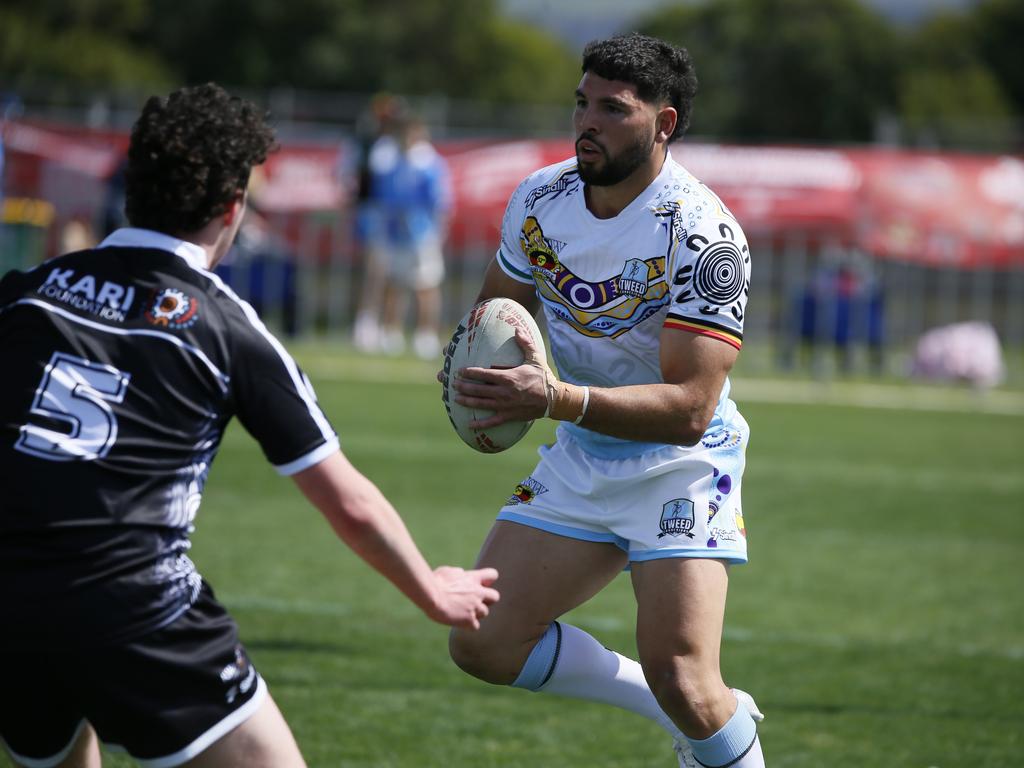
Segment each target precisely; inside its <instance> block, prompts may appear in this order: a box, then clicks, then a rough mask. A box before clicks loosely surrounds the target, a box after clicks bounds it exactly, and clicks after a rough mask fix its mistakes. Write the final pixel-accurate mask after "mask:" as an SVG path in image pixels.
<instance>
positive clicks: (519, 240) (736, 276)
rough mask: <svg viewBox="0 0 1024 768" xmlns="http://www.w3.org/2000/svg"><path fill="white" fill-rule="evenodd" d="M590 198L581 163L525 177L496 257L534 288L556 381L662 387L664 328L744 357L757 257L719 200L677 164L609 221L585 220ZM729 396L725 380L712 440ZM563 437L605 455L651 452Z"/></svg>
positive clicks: (595, 438)
mask: <svg viewBox="0 0 1024 768" xmlns="http://www.w3.org/2000/svg"><path fill="white" fill-rule="evenodd" d="M583 188H584V184H583V182H582V180H581V179H580V177H579V173H578V171H577V166H576V159H575V158H571V159H568V160H565V161H563V162H561V163H556V164H554V165H550V166H547V167H546V168H542V169H541V170H539V171H537V172H535V173H533V174H532V175H530V176H529V177H527V179H526V180H525V181H523V182H522V184H520V185H519V187H518V188H517V189H516V191H515V192H514V193H513V195H512V198H511V199H510V200H509V204H508V207H507V209H506V211H505V218H504V221H503V223H502V236H501V246H500V248H499V249H498V253H497V259H498V263H499V265H500V266H501V268H502V269H503V270H504V271H505V273H506V274H508V275H509V277H511V278H513V279H514V280H518V281H519V282H523V283H530V282H532V283H534V285H535V286H536V290H537V296H538V297H539V298H540V301H541V305H542V306H543V308H544V316H545V319H546V321H547V328H548V338H549V344H550V348H551V354H552V357H553V359H554V362H555V365H556V366H557V368H558V373H559V376H560V377H561V378H562V379H563V380H565V381H568V382H572V383H574V384H588V385H594V386H599V387H617V386H625V385H630V384H652V383H658V382H662V381H663V379H662V375H661V364H660V357H659V338H660V334H661V331H662V328H663V327H664V326H669V327H671V328H676V329H679V330H682V331H689V332H691V333H698V334H702V335H705V336H710V337H712V338H715V339H718V340H720V341H722V342H723V343H726V344H730V345H732V346H734V347H736V348H737V349H739V348H740V347H741V346H742V340H743V314H744V312H745V310H746V303H747V294H748V292H749V289H750V253H749V250H748V247H747V242H746V239H745V237H744V235H743V231H742V229H741V228H740V225H739V223H738V222H737V221H736V219H735V218H733V216H732V214H731V213H730V212H729V210H728V209H727V208H726V207H725V205H723V204H722V201H721V200H719V199H718V197H717V196H716V195H715V194H714V193H713V192H712V191H711V190H710V189H708V188H707V187H706V186H704V184H702V183H701V182H700V181H699V180H698V179H697V178H696V177H694V176H693V174H691V173H690V172H689V171H687V170H686V169H685V168H683V166H681V165H680V164H679V163H677V162H676V161H675V160H673V159H672V156H671V154H669V155H668V157H667V158H666V160H665V164H664V166H663V167H662V169H661V173H659V174H658V177H657V178H656V179H655V180H654V181H653V182H651V184H650V186H648V187H647V189H645V190H644V191H643V192H641V193H640V194H639V195H638V196H637V197H636V199H635V200H633V202H631V203H630V204H629V205H628V206H627V207H626V208H625V209H624V210H623V211H622V212H621V213H619V214H618V215H617V216H614V217H612V218H610V219H599V218H596V217H595V216H594V215H593V214H592V213H591V212H590V211H589V210H588V209H587V206H586V201H585V199H584V194H583ZM728 395H729V382H728V380H726V382H725V386H724V387H723V390H722V394H721V397H720V399H719V402H718V406H717V408H716V410H715V416H714V418H713V419H712V422H711V424H710V426H709V428H708V429H709V432H710V431H713V430H717V429H719V428H720V427H721V426H722V425H724V424H728V423H729V422H730V420H731V419H732V417H733V415H734V414H735V412H736V410H735V406H734V405H733V403H732V401H731V400H729V397H728ZM560 429H566V430H568V431H569V432H570V434H572V435H573V437H575V438H576V439H577V440H579V441H581V442H582V443H584V445H585V446H587V447H588V449H591V450H593V451H594V452H598V453H601V454H603V455H607V456H617V455H621V456H625V455H631V454H635V453H639V452H643V451H646V450H649V449H650V448H652V447H654V446H652V445H651V444H638V443H634V442H630V441H624V440H619V439H617V438H612V437H608V436H605V435H600V434H598V433H595V432H591V431H589V430H586V429H584V428H582V427H578V426H575V425H572V424H562V425H561V427H560Z"/></svg>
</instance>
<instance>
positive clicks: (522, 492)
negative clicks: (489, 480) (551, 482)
mask: <svg viewBox="0 0 1024 768" xmlns="http://www.w3.org/2000/svg"><path fill="white" fill-rule="evenodd" d="M547 492H548V489H547V488H545V487H544V486H543V485H541V484H540V483H538V482H537V481H536V480H534V479H533V478H532V477H528V478H526V479H525V480H523V482H521V483H520V484H519V485H517V486H516V489H515V490H514V491H512V495H511V496H509V497H508V501H507V502H505V503H506V504H507V505H511V506H515V505H516V504H529V503H530V502H531V501H533V500H534V499H535V498H536V497H537V496H538V495H540V494H542V493H547Z"/></svg>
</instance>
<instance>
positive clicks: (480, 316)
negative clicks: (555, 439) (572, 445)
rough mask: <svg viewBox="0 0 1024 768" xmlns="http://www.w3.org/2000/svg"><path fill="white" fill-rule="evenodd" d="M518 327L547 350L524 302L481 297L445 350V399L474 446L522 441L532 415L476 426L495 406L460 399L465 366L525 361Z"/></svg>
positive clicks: (485, 448)
mask: <svg viewBox="0 0 1024 768" xmlns="http://www.w3.org/2000/svg"><path fill="white" fill-rule="evenodd" d="M516 328H522V329H523V330H524V331H526V332H527V334H528V335H529V336H530V338H532V339H533V342H534V344H535V345H536V346H537V348H538V349H539V350H540V354H541V356H542V357H546V356H547V353H546V351H545V349H544V339H543V337H541V334H540V328H538V327H537V322H536V321H535V320H534V319H533V315H531V314H530V312H529V311H528V310H527V309H526V307H524V306H523V305H522V304H520V303H519V302H516V301H513V300H512V299H505V298H496V299H488V300H487V301H481V302H480V303H479V304H477V305H476V306H475V307H473V308H472V309H471V310H469V312H467V313H466V316H465V317H463V318H462V320H460V321H459V325H458V327H457V328H456V329H455V333H453V334H452V339H451V341H450V342H449V343H448V346H447V347H445V350H444V374H443V376H442V380H441V383H442V392H441V399H442V400H443V401H444V407H445V410H446V411H447V412H448V418H449V419H450V420H451V422H452V426H453V427H455V431H456V433H458V435H459V437H461V438H462V440H463V442H465V443H466V445H468V446H469V447H470V448H475V449H476V450H478V451H480V452H481V453H498V452H499V451H504V450H505V449H506V448H509V447H511V446H513V445H515V444H516V443H517V442H519V441H520V440H521V439H522V437H523V435H525V434H526V433H527V432H528V431H529V429H530V426H531V425H532V424H533V422H532V421H507V422H505V423H504V424H499V425H498V426H496V427H487V428H486V429H474V428H472V427H470V426H469V422H471V421H475V420H478V419H486V418H488V417H490V416H492V415H494V411H490V410H483V409H478V408H467V407H466V406H464V405H459V404H458V403H457V402H455V396H456V394H457V391H456V389H455V386H454V379H455V374H456V373H457V372H458V371H459V370H461V369H462V368H514V367H516V366H517V365H521V364H522V362H523V351H522V350H521V349H520V348H519V344H517V343H516V339H515V336H516Z"/></svg>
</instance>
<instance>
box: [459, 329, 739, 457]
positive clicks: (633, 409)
mask: <svg viewBox="0 0 1024 768" xmlns="http://www.w3.org/2000/svg"><path fill="white" fill-rule="evenodd" d="M517 339H518V340H519V342H520V345H521V346H523V349H524V352H525V353H526V355H527V362H526V363H525V364H523V365H521V366H519V367H517V368H511V369H508V370H498V369H481V368H470V369H467V370H466V372H465V377H466V378H465V379H459V380H458V382H457V383H456V388H457V389H458V391H459V392H460V393H461V395H460V398H459V402H460V403H462V404H464V405H467V406H470V407H474V408H486V409H488V410H493V411H495V415H494V416H493V417H491V418H490V419H485V420H481V421H480V422H479V423H478V424H477V425H476V426H479V427H488V426H493V425H495V424H500V423H503V422H505V421H526V420H529V419H536V418H540V417H541V416H543V415H544V413H545V410H546V409H548V408H549V405H550V412H551V415H552V416H553V417H554V418H561V419H565V420H575V418H576V416H578V415H579V413H580V412H581V410H582V402H583V395H582V392H583V388H582V387H578V386H576V385H573V384H567V383H565V382H558V381H557V380H554V377H553V374H551V372H550V371H549V370H547V366H546V364H545V363H544V362H543V361H541V360H539V359H537V357H536V356H535V355H532V352H533V350H532V348H531V347H530V344H529V340H528V339H526V337H525V336H517ZM736 356H737V350H736V349H735V348H733V347H731V346H729V345H728V344H725V343H724V342H721V341H718V340H716V339H711V338H708V337H705V336H700V335H697V334H693V333H688V332H686V331H680V330H677V329H673V328H665V329H663V330H662V332H661V371H662V378H663V379H664V383H660V384H637V385H630V386H623V387H600V388H599V387H590V402H589V405H588V407H587V411H586V415H585V416H584V417H583V419H582V421H581V422H580V424H581V425H582V426H584V427H586V428H587V429H591V430H594V431H595V432H600V433H602V434H606V435H611V436H613V437H620V438H624V439H627V440H639V441H643V442H656V443H668V444H672V445H693V444H695V443H696V442H697V441H698V440H700V438H701V436H702V435H703V434H704V432H705V430H706V429H707V426H708V423H709V422H710V421H711V417H712V416H713V414H714V412H715V406H716V404H717V403H718V397H719V395H720V393H721V391H722V386H723V384H724V383H725V377H726V376H727V375H728V373H729V371H730V369H731V368H732V366H733V363H734V362H735V361H736ZM468 379H472V380H473V381H469V380H468ZM552 381H554V382H555V383H554V384H552ZM552 390H554V400H552V394H551V393H552Z"/></svg>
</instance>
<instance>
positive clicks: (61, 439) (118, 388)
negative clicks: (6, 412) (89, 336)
mask: <svg viewBox="0 0 1024 768" xmlns="http://www.w3.org/2000/svg"><path fill="white" fill-rule="evenodd" d="M130 380H131V374H128V373H123V372H121V371H119V370H117V369H116V368H114V367H112V366H109V365H102V364H100V363H92V362H89V361H88V360H83V359H82V358H80V357H74V356H72V355H67V354H64V353H63V352H54V353H53V356H52V357H51V358H50V362H49V363H48V364H47V366H46V370H45V371H44V373H43V378H42V380H41V381H40V382H39V388H38V389H37V390H36V398H35V401H34V402H33V403H32V410H31V414H32V415H33V416H36V417H39V418H37V419H34V420H33V421H34V422H35V423H31V422H30V423H28V424H25V425H24V426H22V428H21V437H19V438H18V442H17V443H15V445H14V447H15V448H16V449H17V450H19V451H22V452H23V453H28V454H31V455H32V456H38V457H39V458H41V459H47V460H49V461H92V460H94V459H100V458H103V457H104V456H106V455H107V452H108V451H110V448H111V446H113V444H114V441H115V440H116V439H117V417H116V416H115V415H114V411H113V409H112V408H111V407H110V403H120V402H121V401H122V400H124V396H125V393H126V392H127V390H128V382H129V381H130ZM44 425H45V426H44Z"/></svg>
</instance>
